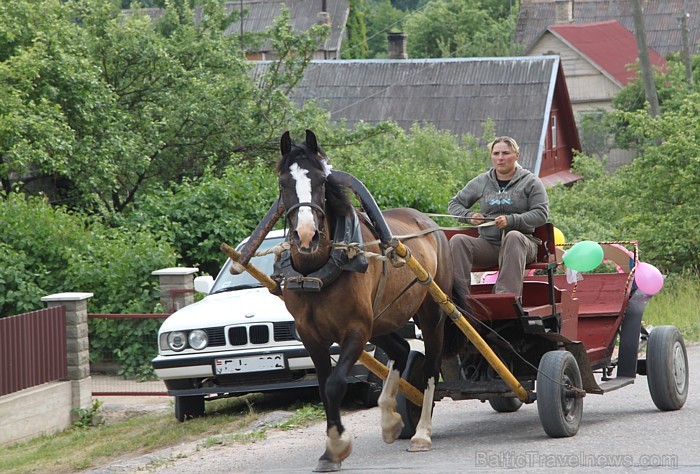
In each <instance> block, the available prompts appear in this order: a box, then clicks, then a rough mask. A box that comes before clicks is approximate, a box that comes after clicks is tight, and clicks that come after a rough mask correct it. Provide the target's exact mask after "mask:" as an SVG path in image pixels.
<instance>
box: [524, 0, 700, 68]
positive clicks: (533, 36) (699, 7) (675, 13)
mask: <svg viewBox="0 0 700 474" xmlns="http://www.w3.org/2000/svg"><path fill="white" fill-rule="evenodd" d="M640 4H641V7H642V11H643V13H644V30H645V32H646V37H647V45H648V46H649V47H650V48H652V49H653V50H654V51H656V52H658V53H659V54H661V55H662V56H666V55H667V54H669V53H672V52H681V51H682V50H683V39H682V34H681V22H680V18H681V15H682V13H683V11H685V12H686V13H687V14H688V17H687V28H688V37H689V41H688V42H689V48H690V52H691V54H696V53H698V52H699V51H698V43H699V42H700V2H699V1H697V0H693V1H688V0H640ZM608 20H617V21H619V22H620V24H622V26H624V27H625V28H627V30H628V31H630V32H632V33H634V20H633V18H632V6H631V2H630V0H521V1H520V14H519V16H518V23H517V26H516V29H515V38H514V41H515V43H517V44H519V45H521V46H522V47H523V51H525V50H528V49H530V48H531V47H532V44H533V43H534V42H535V41H536V40H537V39H539V38H540V37H541V36H542V33H543V32H544V31H545V30H547V28H548V27H549V26H550V25H552V24H555V23H558V24H571V23H573V24H584V23H599V22H602V21H608Z"/></svg>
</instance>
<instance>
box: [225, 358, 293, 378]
mask: <svg viewBox="0 0 700 474" xmlns="http://www.w3.org/2000/svg"><path fill="white" fill-rule="evenodd" d="M283 369H284V355H283V354H266V355H260V356H248V357H232V358H230V359H216V360H215V361H214V370H215V372H216V374H217V375H221V374H244V373H248V372H264V371H266V370H283Z"/></svg>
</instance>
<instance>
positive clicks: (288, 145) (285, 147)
mask: <svg viewBox="0 0 700 474" xmlns="http://www.w3.org/2000/svg"><path fill="white" fill-rule="evenodd" d="M293 145H294V142H293V141H292V137H290V136H289V130H287V131H286V132H284V133H283V134H282V138H280V151H281V152H282V156H284V155H286V154H287V153H289V152H290V151H291V150H292V146H293Z"/></svg>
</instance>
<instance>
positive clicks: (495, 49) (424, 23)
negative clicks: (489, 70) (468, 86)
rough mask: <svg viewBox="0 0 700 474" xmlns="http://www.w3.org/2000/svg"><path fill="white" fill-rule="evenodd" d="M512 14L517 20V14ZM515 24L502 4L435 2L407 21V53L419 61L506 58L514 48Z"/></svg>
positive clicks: (454, 0)
mask: <svg viewBox="0 0 700 474" xmlns="http://www.w3.org/2000/svg"><path fill="white" fill-rule="evenodd" d="M516 10H517V9H516ZM513 15H515V18H517V11H514V12H513ZM514 24H515V23H514V22H513V18H511V16H510V12H509V11H508V10H506V8H505V6H504V5H503V4H502V2H494V1H487V0H435V1H433V2H430V3H429V4H428V5H427V6H426V7H425V8H423V9H422V10H420V11H418V12H416V13H415V14H413V15H412V16H410V17H409V18H408V19H406V22H405V28H404V29H405V32H406V33H407V35H408V47H407V49H408V54H409V56H411V57H418V58H425V57H427V58H449V57H487V56H507V55H509V54H511V51H512V48H513V46H512V44H511V43H512V37H513V33H514V31H513V25H514Z"/></svg>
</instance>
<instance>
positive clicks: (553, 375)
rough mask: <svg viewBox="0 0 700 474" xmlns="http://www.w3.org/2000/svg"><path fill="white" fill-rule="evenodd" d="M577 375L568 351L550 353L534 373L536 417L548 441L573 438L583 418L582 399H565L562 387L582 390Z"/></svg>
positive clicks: (573, 361) (571, 397) (577, 369)
mask: <svg viewBox="0 0 700 474" xmlns="http://www.w3.org/2000/svg"><path fill="white" fill-rule="evenodd" d="M582 385H583V384H582V382H581V372H580V371H579V368H578V364H577V363H576V359H575V358H574V356H573V355H572V354H571V353H570V352H568V351H550V352H547V353H546V354H545V355H544V357H542V359H541V360H540V366H539V368H538V371H537V414H538V415H539V416H540V423H541V424H542V428H544V431H545V433H547V434H548V435H549V436H551V437H552V438H566V437H569V436H574V435H575V434H576V432H577V431H578V427H579V424H580V423H581V417H582V415H583V399H582V398H575V397H573V396H571V394H569V396H567V392H570V390H567V388H566V386H573V387H577V388H581V387H582Z"/></svg>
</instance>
